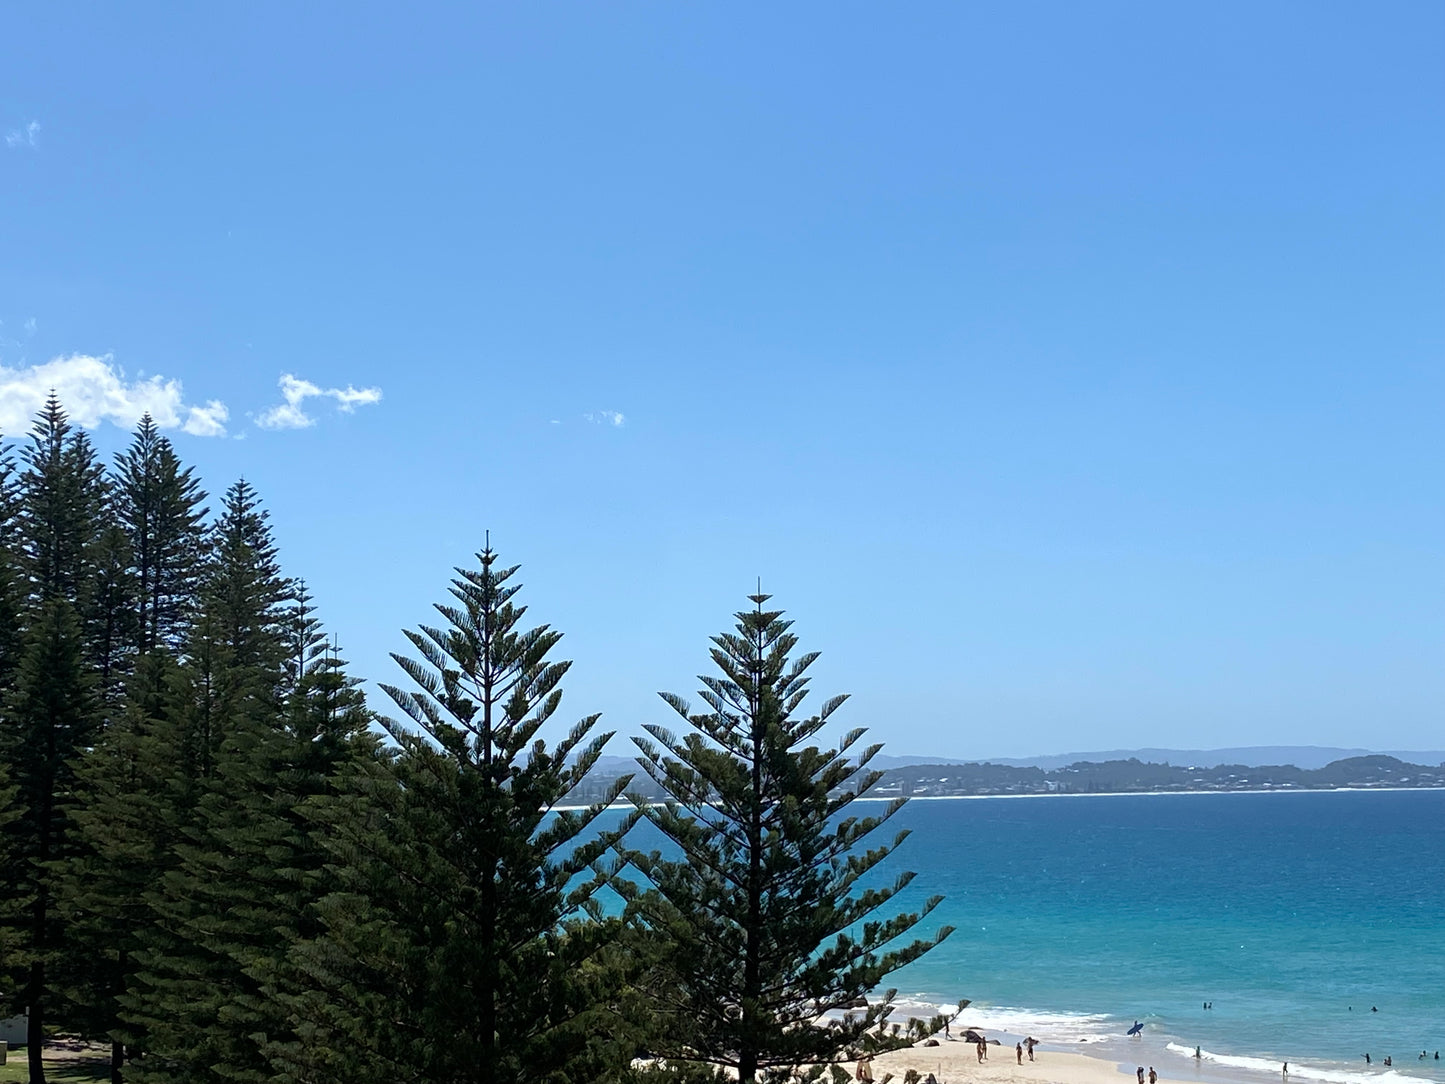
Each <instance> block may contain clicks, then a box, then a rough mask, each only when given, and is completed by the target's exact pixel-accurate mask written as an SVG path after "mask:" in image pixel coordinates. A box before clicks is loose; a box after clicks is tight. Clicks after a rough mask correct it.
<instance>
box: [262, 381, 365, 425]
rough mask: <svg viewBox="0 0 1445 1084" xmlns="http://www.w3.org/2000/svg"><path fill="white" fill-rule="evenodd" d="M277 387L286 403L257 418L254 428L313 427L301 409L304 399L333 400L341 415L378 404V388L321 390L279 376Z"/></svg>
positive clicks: (309, 416)
mask: <svg viewBox="0 0 1445 1084" xmlns="http://www.w3.org/2000/svg"><path fill="white" fill-rule="evenodd" d="M278 383H279V384H280V386H281V398H283V399H285V400H286V401H285V402H284V403H277V404H276V405H275V406H273V407H271V408H270V409H268V410H265V411H262V412H261V414H260V415H258V416H257V418H256V424H257V425H259V426H260V427H261V428H262V429H306V428H308V427H310V426H313V425H315V424H316V419H315V418H314V417H313V416H311V415H310V414H307V413H306V411H305V409H304V404H305V402H306V400H307V399H317V398H321V399H333V400H335V401H336V409H337V410H340V411H341V412H342V413H344V414H350V413H351V412H352V411H353V410H355V409H356V408H357V407H359V406H369V405H370V404H372V403H379V402H381V389H380V388H357V387H353V386H352V385H351V384H348V385H346V387H344V388H323V387H319V386H318V385H316V384H313V383H311V381H309V380H302V379H301V378H299V377H297V376H293V375H292V374H291V373H283V374H282V375H281V379H280V381H279V382H278Z"/></svg>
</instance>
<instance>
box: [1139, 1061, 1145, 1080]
mask: <svg viewBox="0 0 1445 1084" xmlns="http://www.w3.org/2000/svg"><path fill="white" fill-rule="evenodd" d="M1139 1084H1144V1066H1142V1065H1141V1066H1139Z"/></svg>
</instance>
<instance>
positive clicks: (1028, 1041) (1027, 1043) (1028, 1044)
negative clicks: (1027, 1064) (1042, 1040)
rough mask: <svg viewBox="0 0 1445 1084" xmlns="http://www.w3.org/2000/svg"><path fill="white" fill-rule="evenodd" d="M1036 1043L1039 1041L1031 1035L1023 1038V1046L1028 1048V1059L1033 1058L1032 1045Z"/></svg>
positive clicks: (1036, 1044)
mask: <svg viewBox="0 0 1445 1084" xmlns="http://www.w3.org/2000/svg"><path fill="white" fill-rule="evenodd" d="M1038 1045H1039V1041H1038V1040H1037V1039H1035V1038H1034V1037H1033V1036H1032V1035H1030V1036H1029V1037H1028V1038H1027V1039H1025V1040H1024V1046H1025V1047H1026V1048H1027V1049H1028V1054H1029V1061H1033V1060H1034V1047H1036V1046H1038Z"/></svg>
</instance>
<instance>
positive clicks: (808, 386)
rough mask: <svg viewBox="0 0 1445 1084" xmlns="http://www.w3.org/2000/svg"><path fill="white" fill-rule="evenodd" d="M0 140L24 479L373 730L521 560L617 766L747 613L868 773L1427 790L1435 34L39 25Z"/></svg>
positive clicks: (258, 12)
mask: <svg viewBox="0 0 1445 1084" xmlns="http://www.w3.org/2000/svg"><path fill="white" fill-rule="evenodd" d="M0 131H3V134H4V145H3V146H0V321H3V323H0V367H3V371H0V427H3V429H4V430H5V431H6V432H7V434H11V435H13V434H15V433H17V431H19V430H21V429H23V428H24V427H25V425H26V419H27V418H28V415H29V412H30V411H31V410H32V409H33V406H34V404H35V402H36V400H37V397H39V396H41V395H43V394H44V389H45V388H47V387H50V386H52V385H53V386H57V387H59V388H60V389H61V390H62V392H63V393H64V394H65V395H66V398H67V402H68V403H69V405H70V406H71V408H72V411H73V412H74V413H75V415H76V417H77V418H78V419H79V420H81V421H83V422H85V423H86V424H90V425H95V426H96V429H95V435H96V439H97V441H98V442H99V443H100V445H101V447H102V448H104V449H106V450H107V452H108V453H109V452H111V451H114V450H115V449H116V448H118V447H120V446H121V445H123V443H124V442H125V440H126V437H127V431H128V429H129V428H130V426H131V424H132V423H133V421H134V419H135V417H136V416H137V415H138V414H139V412H140V410H141V409H145V408H149V409H151V410H152V411H153V413H155V414H156V416H157V417H158V419H160V420H161V421H162V422H163V424H165V425H166V426H167V427H168V431H169V432H170V433H171V435H172V437H173V439H174V440H175V442H176V444H177V446H178V447H179V449H180V451H181V454H182V456H183V457H184V458H185V459H186V460H187V461H188V462H191V463H194V464H195V465H196V466H197V469H198V471H199V473H200V474H201V475H202V477H203V478H204V480H205V482H206V483H207V485H208V487H209V488H210V489H211V490H212V492H213V493H219V491H220V490H222V489H224V488H225V486H226V485H228V484H229V483H230V482H231V481H233V480H234V479H235V478H236V477H238V476H240V475H245V476H246V477H247V478H249V479H251V480H252V481H253V482H254V483H255V484H256V485H257V487H258V488H259V489H260V491H261V493H262V494H263V496H264V498H265V499H266V502H267V504H268V506H269V508H270V509H271V512H272V515H273V518H274V522H275V527H276V532H277V536H278V539H279V542H280V544H281V546H282V552H283V559H284V563H285V567H286V569H287V571H288V572H290V573H292V574H295V575H301V576H304V577H305V578H306V579H307V580H308V582H309V584H310V586H311V588H312V590H313V592H314V593H315V595H316V596H317V598H318V601H319V603H320V605H321V608H322V611H323V615H324V617H325V619H326V621H327V624H328V626H329V627H330V628H331V629H332V630H333V631H335V632H336V633H337V634H338V635H339V637H340V638H341V641H342V643H343V647H344V649H345V652H346V654H347V655H348V656H349V657H350V658H351V660H352V662H353V664H354V669H355V670H356V671H357V672H358V673H360V674H362V675H364V676H366V677H368V678H373V679H376V678H380V679H383V680H393V679H395V678H396V677H397V676H398V675H397V673H396V672H395V669H394V667H393V665H392V664H391V662H390V661H389V660H388V659H387V654H386V653H387V652H388V651H390V650H396V649H399V648H400V647H401V646H402V639H401V636H400V634H399V630H400V629H401V628H402V627H403V626H412V625H415V624H417V623H418V622H421V621H423V620H427V619H428V617H429V607H430V604H431V603H432V602H434V601H436V600H437V599H439V598H440V597H441V596H442V594H443V591H444V588H445V585H446V581H447V579H448V577H449V575H450V572H451V568H452V566H454V565H456V564H459V563H469V562H470V561H471V560H472V558H471V554H472V553H473V552H474V551H475V550H476V549H478V548H480V546H481V543H482V538H483V532H484V530H487V529H490V530H491V532H492V538H493V540H494V542H495V543H496V544H497V546H498V548H499V550H500V551H501V553H502V554H503V556H504V557H505V558H508V559H511V560H513V561H516V562H519V563H521V564H522V565H523V571H522V578H523V579H524V581H525V583H526V584H527V588H526V594H525V597H526V598H527V599H528V600H529V601H530V603H531V605H532V610H531V614H532V616H534V617H535V618H537V619H538V620H539V621H547V622H550V623H552V624H553V625H555V626H556V627H558V628H560V629H562V630H563V631H564V632H565V633H566V638H565V639H564V641H563V646H564V647H565V649H566V655H567V656H568V657H571V658H574V659H575V660H576V665H575V666H574V669H573V674H572V677H571V679H570V681H569V684H568V686H567V688H568V697H567V701H566V702H565V703H564V709H563V710H564V714H566V715H567V716H568V717H569V718H573V717H576V716H579V715H581V714H584V713H588V712H591V711H602V712H603V713H604V719H605V721H606V722H608V723H610V724H611V725H612V726H615V727H617V728H618V729H620V730H623V731H624V732H629V731H635V730H636V728H637V726H638V725H639V724H640V723H641V722H644V721H659V722H666V721H667V718H668V716H667V711H666V709H665V707H664V706H663V705H662V704H661V703H660V702H659V701H657V700H656V698H655V696H654V693H655V691H656V690H659V689H669V690H674V691H677V692H682V693H685V694H690V693H691V692H692V690H694V689H695V688H696V687H697V683H696V680H695V678H694V675H695V674H697V673H699V672H701V671H702V670H703V669H705V667H706V648H707V637H708V635H710V634H712V633H715V632H717V631H720V630H721V629H722V628H724V627H725V626H726V625H727V624H728V623H729V621H730V615H731V613H732V611H733V610H734V609H736V608H737V607H738V606H739V605H743V604H745V602H744V595H745V594H747V593H748V592H750V591H751V590H752V589H753V588H754V584H755V583H756V581H757V578H758V577H761V579H762V584H763V587H764V589H765V590H768V591H771V592H773V593H774V595H775V598H776V601H777V603H778V604H779V605H781V606H782V607H784V608H786V609H788V610H789V611H790V613H791V615H792V616H793V617H795V618H796V619H797V622H798V624H797V629H798V631H799V632H800V634H801V636H802V639H803V645H804V646H805V647H807V648H812V649H817V650H821V651H822V652H823V657H822V659H821V660H820V661H819V663H818V664H817V668H816V672H817V680H816V688H817V689H818V691H819V692H820V693H832V692H838V691H850V692H852V693H853V694H854V700H853V702H852V704H851V705H850V706H849V707H848V708H846V709H844V712H843V713H842V714H841V715H840V716H839V718H841V719H846V721H848V722H849V723H852V724H855V725H867V726H870V727H872V728H873V733H874V735H875V736H877V737H880V738H882V739H883V740H884V741H886V742H887V744H888V751H889V752H891V753H920V754H922V753H934V754H939V755H948V756H988V755H996V756H998V755H1002V756H1008V755H1019V756H1024V755H1030V754H1035V753H1048V752H1060V751H1067V750H1079V749H1101V748H1111V747H1119V746H1134V745H1169V746H1182V747H1213V746H1226V745H1246V744H1296V743H1297V744H1338V745H1351V746H1354V745H1363V746H1369V747H1372V748H1406V749H1408V748H1439V747H1440V746H1441V745H1442V744H1445V665H1442V663H1445V505H1442V497H1445V492H1442V484H1441V480H1442V466H1445V364H1442V363H1445V4H1441V3H1439V2H1438V0H1425V2H1419V3H1411V2H1385V3H1378V4H1362V3H1358V2H1350V3H1328V2H1317V0H1311V2H1308V3H1300V2H1274V3H1267V4H1259V3H1221V2H1218V0H1210V2H1208V3H1166V4H1160V3H1153V2H1150V3H1137V4H1136V3H1119V2H1097V3H1073V2H1068V3H1065V2H1058V3H1024V2H1009V3H988V4H982V3H980V4H962V3H936V4H931V3H917V4H852V3H837V2H828V3H816V4H805V3H790V4H736V3H728V4H721V3H686V4H679V3H658V4H647V3H586V4H551V3H527V4H491V5H477V4H458V5H454V6H449V7H443V6H435V5H410V4H408V5H403V4H396V3H385V4H361V3H355V2H347V3H330V4H263V3H248V4H227V5H217V4H191V5H167V6H164V7H162V6H157V5H153V4H144V3H131V4H125V5H93V4H79V5H75V4H72V5H61V4H42V3H32V4H11V5H7V6H6V8H5V11H4V13H3V15H0ZM378 706H381V705H380V704H379V703H378ZM614 751H616V752H622V751H623V749H622V748H621V747H618V748H617V749H615V750H614Z"/></svg>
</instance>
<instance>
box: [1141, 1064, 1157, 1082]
mask: <svg viewBox="0 0 1445 1084" xmlns="http://www.w3.org/2000/svg"><path fill="white" fill-rule="evenodd" d="M1139 1084H1144V1066H1142V1065H1141V1066H1139ZM1149 1084H1159V1074H1158V1073H1156V1072H1155V1071H1154V1066H1152V1065H1151V1066H1149Z"/></svg>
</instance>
